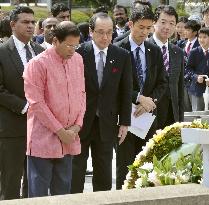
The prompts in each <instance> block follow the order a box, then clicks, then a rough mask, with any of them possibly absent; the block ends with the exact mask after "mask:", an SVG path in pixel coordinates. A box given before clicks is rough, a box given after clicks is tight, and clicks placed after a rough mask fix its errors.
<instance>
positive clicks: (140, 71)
mask: <svg viewBox="0 0 209 205" xmlns="http://www.w3.org/2000/svg"><path fill="white" fill-rule="evenodd" d="M139 50H141V48H140V47H137V48H136V56H135V63H136V73H137V78H138V83H139V87H140V89H141V90H142V88H143V84H144V81H143V69H142V62H141V59H140V55H139Z"/></svg>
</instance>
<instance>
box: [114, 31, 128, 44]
mask: <svg viewBox="0 0 209 205" xmlns="http://www.w3.org/2000/svg"><path fill="white" fill-rule="evenodd" d="M130 33H131V31H130V30H129V31H127V32H125V33H124V34H123V35H121V36H118V37H116V38H114V39H113V43H117V42H119V41H121V40H123V39H124V38H126V37H127V36H129V35H130Z"/></svg>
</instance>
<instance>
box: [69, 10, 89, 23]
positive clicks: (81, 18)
mask: <svg viewBox="0 0 209 205" xmlns="http://www.w3.org/2000/svg"><path fill="white" fill-rule="evenodd" d="M89 19H90V14H88V13H84V12H82V11H79V10H72V21H73V22H74V23H80V22H89Z"/></svg>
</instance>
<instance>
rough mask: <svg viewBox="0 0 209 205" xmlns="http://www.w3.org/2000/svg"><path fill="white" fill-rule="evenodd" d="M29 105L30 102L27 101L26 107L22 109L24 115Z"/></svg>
mask: <svg viewBox="0 0 209 205" xmlns="http://www.w3.org/2000/svg"><path fill="white" fill-rule="evenodd" d="M28 107H29V103H28V102H27V103H26V105H25V107H24V108H23V109H22V111H21V114H22V115H24V114H25V113H26V112H27V110H28Z"/></svg>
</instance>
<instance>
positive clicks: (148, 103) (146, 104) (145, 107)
mask: <svg viewBox="0 0 209 205" xmlns="http://www.w3.org/2000/svg"><path fill="white" fill-rule="evenodd" d="M156 101H157V100H156V99H154V100H153V99H152V98H150V97H145V96H143V95H140V96H139V99H138V102H139V104H138V105H136V110H135V112H134V116H135V117H139V116H140V115H142V114H143V113H146V112H153V111H154V109H155V108H156V104H155V102H156Z"/></svg>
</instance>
